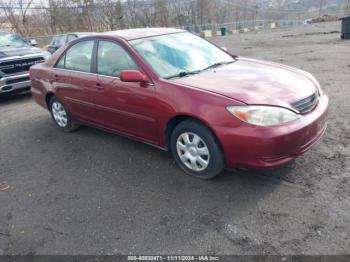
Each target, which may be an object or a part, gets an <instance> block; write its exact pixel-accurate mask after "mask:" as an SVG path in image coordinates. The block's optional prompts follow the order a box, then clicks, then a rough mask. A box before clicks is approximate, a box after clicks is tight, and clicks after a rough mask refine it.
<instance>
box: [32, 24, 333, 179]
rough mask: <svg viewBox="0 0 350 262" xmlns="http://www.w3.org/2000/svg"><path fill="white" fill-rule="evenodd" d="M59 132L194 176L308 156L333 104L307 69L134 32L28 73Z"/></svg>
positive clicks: (86, 44) (77, 48)
mask: <svg viewBox="0 0 350 262" xmlns="http://www.w3.org/2000/svg"><path fill="white" fill-rule="evenodd" d="M30 76H31V82H32V94H33V97H34V99H35V100H36V102H37V103H38V104H39V105H41V106H43V107H45V108H47V109H48V110H49V111H50V112H51V115H52V118H53V120H54V122H55V123H56V125H57V127H58V128H60V129H62V130H63V131H68V132H69V131H73V130H75V129H76V128H77V127H78V126H79V125H80V124H86V125H90V126H94V127H99V128H103V129H105V130H109V131H112V132H116V133H119V134H123V135H126V136H129V137H132V138H134V139H137V140H140V141H142V142H145V143H148V144H152V145H154V146H156V147H159V148H162V149H165V150H169V151H170V152H171V153H172V155H173V157H174V159H175V161H176V163H177V164H178V165H179V166H180V167H181V168H182V169H183V170H184V171H185V172H186V173H187V174H190V175H192V176H195V177H198V178H202V179H208V178H212V177H214V176H216V175H217V174H219V173H220V172H221V171H222V170H223V168H224V167H225V166H229V167H256V168H263V167H273V166H277V165H280V164H283V163H286V162H288V161H289V160H291V159H293V158H295V157H297V156H299V155H301V154H302V153H304V152H305V151H306V150H308V149H309V148H311V147H312V146H313V145H314V144H315V143H316V142H317V141H318V140H319V139H320V137H321V136H322V135H323V133H324V132H325V129H326V121H325V119H326V113H327V107H328V98H327V96H326V95H325V94H323V93H322V90H321V88H320V85H319V83H318V82H317V80H316V79H315V78H314V77H313V76H312V75H311V74H309V73H307V72H304V71H302V70H299V69H296V68H292V67H289V66H284V65H280V64H275V63H271V62H266V61H259V60H254V59H248V58H243V57H237V56H234V55H231V54H229V53H228V52H226V51H224V50H222V49H220V48H218V47H216V46H215V45H213V44H211V43H209V42H208V41H206V40H204V39H202V38H199V37H197V36H195V35H193V34H191V33H189V32H186V31H183V30H179V29H169V28H154V29H150V28H147V29H131V30H121V31H115V32H109V33H104V34H95V35H92V36H89V37H85V38H80V39H77V40H74V41H72V42H70V43H68V44H67V45H66V46H65V47H63V48H61V49H59V50H58V51H57V52H56V53H55V54H54V55H53V56H52V57H51V58H50V59H49V60H48V61H47V62H46V63H43V64H38V65H35V66H33V67H31V70H30Z"/></svg>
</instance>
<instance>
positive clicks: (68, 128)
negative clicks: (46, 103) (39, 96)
mask: <svg viewBox="0 0 350 262" xmlns="http://www.w3.org/2000/svg"><path fill="white" fill-rule="evenodd" d="M50 112H51V116H52V118H53V120H54V122H55V124H56V125H57V126H58V127H59V128H60V129H62V130H63V131H65V132H73V131H74V130H76V129H77V128H79V125H78V124H76V123H74V122H73V121H72V119H71V118H70V116H69V114H68V112H67V110H66V109H65V107H64V105H63V104H62V103H61V101H60V100H58V98H57V97H55V96H53V97H52V98H51V99H50Z"/></svg>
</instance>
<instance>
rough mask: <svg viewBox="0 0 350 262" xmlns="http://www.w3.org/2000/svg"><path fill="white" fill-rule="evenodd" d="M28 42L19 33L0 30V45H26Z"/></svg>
mask: <svg viewBox="0 0 350 262" xmlns="http://www.w3.org/2000/svg"><path fill="white" fill-rule="evenodd" d="M27 45H28V44H27V42H26V41H24V40H23V38H22V37H20V36H19V35H17V34H14V33H6V32H0V47H24V46H27Z"/></svg>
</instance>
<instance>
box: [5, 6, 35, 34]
mask: <svg viewBox="0 0 350 262" xmlns="http://www.w3.org/2000/svg"><path fill="white" fill-rule="evenodd" d="M32 3H33V0H27V1H26V2H25V1H23V0H9V1H3V0H1V1H0V5H1V9H2V11H3V12H4V14H5V16H6V18H7V20H8V22H9V23H10V24H11V26H12V28H13V29H14V30H15V31H16V32H18V33H20V34H21V35H24V36H26V35H28V30H29V29H28V23H27V22H28V18H27V12H28V9H29V7H30V6H31V4H32ZM13 7H16V9H14V8H13Z"/></svg>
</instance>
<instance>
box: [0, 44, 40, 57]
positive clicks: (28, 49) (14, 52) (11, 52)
mask: <svg viewBox="0 0 350 262" xmlns="http://www.w3.org/2000/svg"><path fill="white" fill-rule="evenodd" d="M41 52H43V51H42V50H41V49H40V48H37V47H32V46H25V47H19V48H13V47H2V48H0V59H2V58H7V57H12V56H24V55H31V54H38V53H41Z"/></svg>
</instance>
